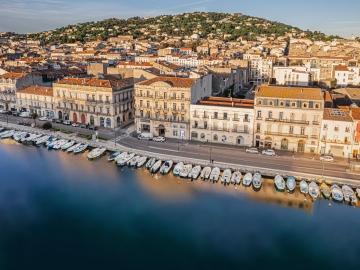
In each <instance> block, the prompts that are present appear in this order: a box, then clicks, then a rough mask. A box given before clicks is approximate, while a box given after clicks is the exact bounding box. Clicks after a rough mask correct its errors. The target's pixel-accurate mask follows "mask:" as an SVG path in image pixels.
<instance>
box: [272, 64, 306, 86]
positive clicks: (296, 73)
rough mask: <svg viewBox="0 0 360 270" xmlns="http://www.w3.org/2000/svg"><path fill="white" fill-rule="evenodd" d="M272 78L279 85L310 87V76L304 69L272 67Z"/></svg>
mask: <svg viewBox="0 0 360 270" xmlns="http://www.w3.org/2000/svg"><path fill="white" fill-rule="evenodd" d="M273 78H274V79H275V83H276V84H280V85H295V86H310V85H312V75H311V73H310V72H308V71H307V68H305V67H274V75H273Z"/></svg>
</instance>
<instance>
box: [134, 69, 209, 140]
mask: <svg viewBox="0 0 360 270" xmlns="http://www.w3.org/2000/svg"><path fill="white" fill-rule="evenodd" d="M211 81H212V76H211V74H205V75H202V76H200V77H199V78H178V77H165V76H159V77H155V78H152V79H149V80H145V81H142V82H138V83H136V84H135V108H136V114H135V117H136V119H135V123H136V131H137V132H142V131H149V132H152V133H154V134H155V135H156V136H165V137H169V138H183V139H187V140H188V139H189V138H190V104H195V103H196V102H198V101H199V100H201V99H203V98H204V97H206V96H211Z"/></svg>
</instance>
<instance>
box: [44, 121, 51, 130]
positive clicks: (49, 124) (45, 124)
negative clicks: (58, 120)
mask: <svg viewBox="0 0 360 270" xmlns="http://www.w3.org/2000/svg"><path fill="white" fill-rule="evenodd" d="M42 128H43V129H50V128H52V124H51V123H50V122H45V123H44V124H43V126H42Z"/></svg>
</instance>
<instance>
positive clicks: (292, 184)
mask: <svg viewBox="0 0 360 270" xmlns="http://www.w3.org/2000/svg"><path fill="white" fill-rule="evenodd" d="M286 188H287V191H288V192H290V193H291V192H294V190H295V188H296V181H295V178H294V177H292V176H289V177H288V178H287V179H286Z"/></svg>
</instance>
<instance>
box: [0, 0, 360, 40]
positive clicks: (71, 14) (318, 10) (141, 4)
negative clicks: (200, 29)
mask: <svg viewBox="0 0 360 270" xmlns="http://www.w3.org/2000/svg"><path fill="white" fill-rule="evenodd" d="M193 11H203V12H227V13H242V14H244V15H250V16H254V17H260V18H265V19H268V20H273V21H278V22H282V23H285V24H289V25H292V26H295V27H299V28H300V29H303V30H306V29H309V30H311V31H321V32H323V33H325V34H328V35H331V34H332V35H339V36H341V37H345V38H347V37H351V35H352V34H353V35H354V36H360V16H359V14H360V1H358V0H341V1H339V0H296V1H294V0H276V1H272V0H257V1H249V0H220V1H219V0H194V1H191V0H181V1H179V2H176V1H170V0H151V1H150V0H128V1H124V0H0V32H3V31H11V32H17V33H26V32H40V31H45V30H51V29H55V28H58V27H61V26H67V25H68V24H76V23H81V22H87V21H99V20H103V19H107V18H120V19H126V18H129V17H134V16H139V17H146V16H153V17H154V16H157V15H167V14H179V13H180V14H181V13H184V12H193Z"/></svg>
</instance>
